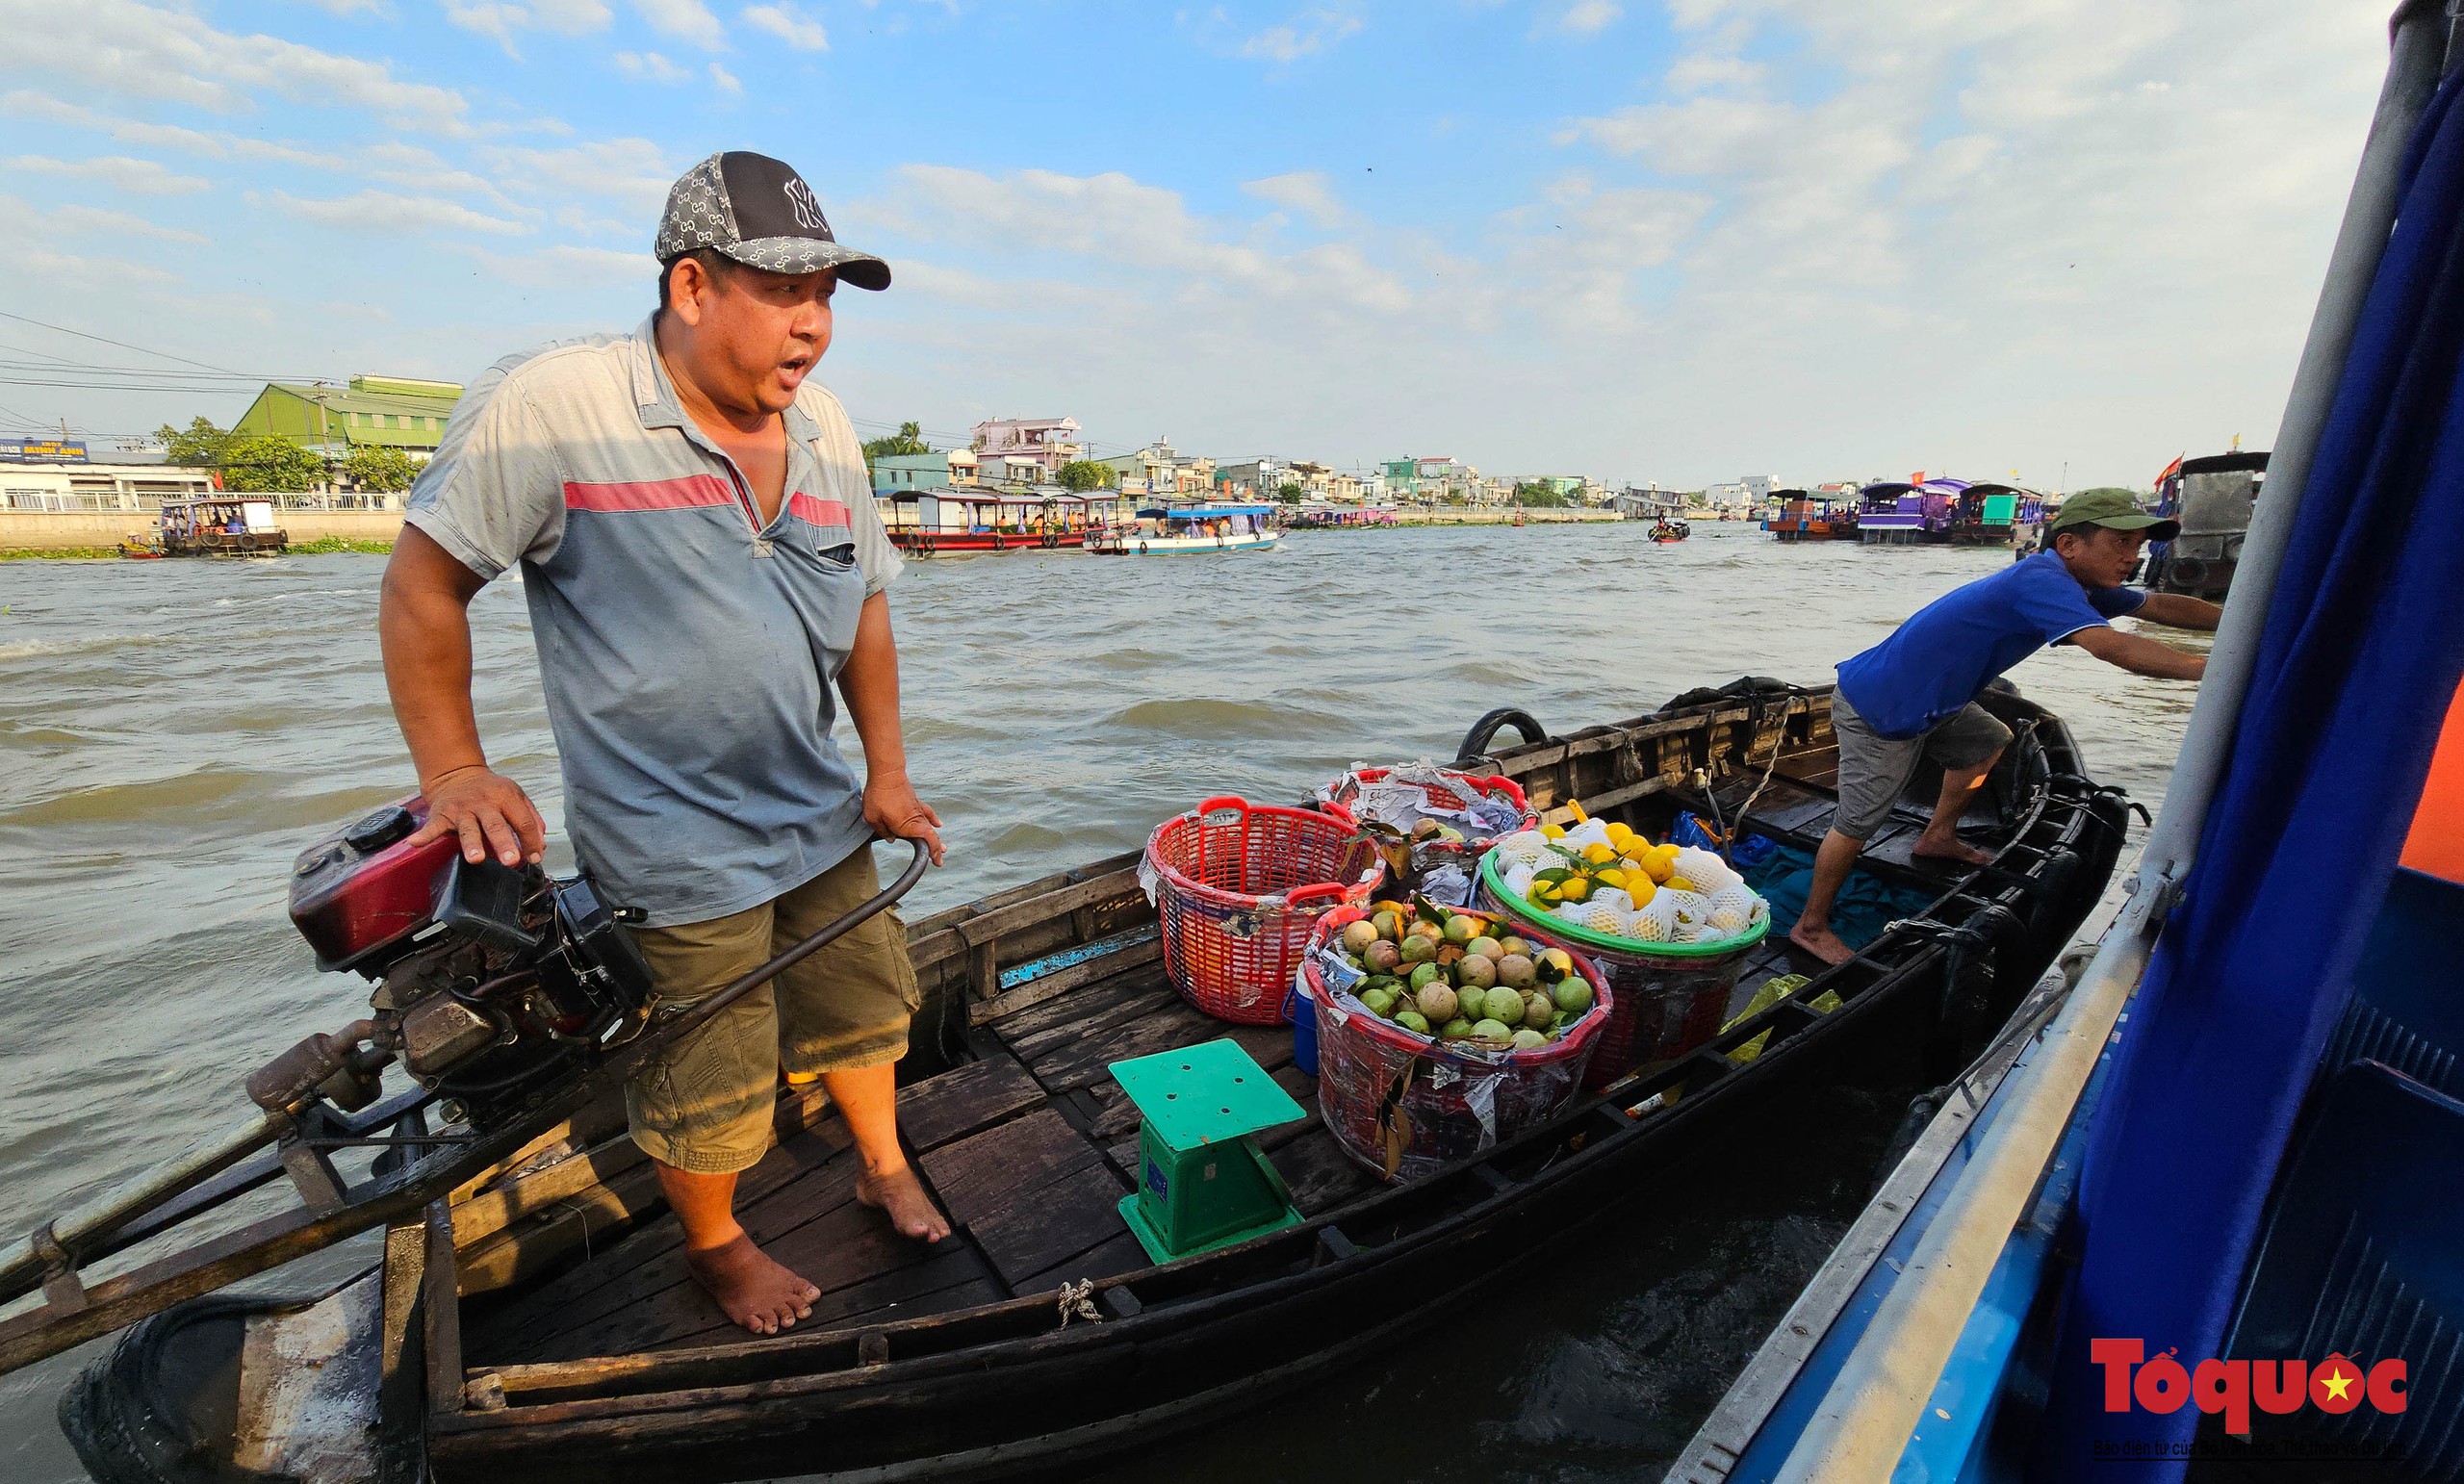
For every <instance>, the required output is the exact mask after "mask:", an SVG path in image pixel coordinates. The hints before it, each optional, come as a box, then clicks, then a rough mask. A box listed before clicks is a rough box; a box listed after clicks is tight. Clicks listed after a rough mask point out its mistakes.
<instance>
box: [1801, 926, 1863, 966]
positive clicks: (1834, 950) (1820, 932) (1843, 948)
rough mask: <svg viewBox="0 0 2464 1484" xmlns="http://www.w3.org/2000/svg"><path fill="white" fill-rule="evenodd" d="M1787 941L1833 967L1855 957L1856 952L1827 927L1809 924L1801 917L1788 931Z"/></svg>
mask: <svg viewBox="0 0 2464 1484" xmlns="http://www.w3.org/2000/svg"><path fill="white" fill-rule="evenodd" d="M1788 941H1789V942H1791V943H1794V944H1796V945H1797V946H1798V947H1799V948H1802V949H1804V950H1805V951H1806V952H1808V953H1809V954H1811V955H1813V956H1814V957H1815V958H1817V959H1821V960H1822V961H1823V962H1825V963H1827V964H1831V965H1833V966H1834V967H1836V966H1837V965H1839V964H1842V963H1845V962H1847V961H1848V960H1849V959H1854V958H1855V957H1857V950H1855V949H1853V948H1851V947H1849V946H1848V945H1847V944H1845V943H1843V942H1841V941H1840V940H1839V934H1836V933H1834V932H1832V931H1831V930H1830V929H1829V928H1827V927H1817V926H1815V925H1813V924H1811V923H1809V922H1807V921H1806V920H1805V919H1804V918H1802V917H1800V918H1798V919H1797V925H1796V926H1795V927H1793V928H1790V929H1789V930H1788Z"/></svg>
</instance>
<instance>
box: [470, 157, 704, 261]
mask: <svg viewBox="0 0 2464 1484" xmlns="http://www.w3.org/2000/svg"><path fill="white" fill-rule="evenodd" d="M473 153H474V156H475V160H476V162H477V164H478V165H479V166H481V167H482V168H484V169H486V170H487V171H489V172H490V174H491V176H492V177H493V178H494V179H495V180H496V181H497V183H498V184H499V185H500V186H501V187H502V188H503V189H504V190H505V191H506V192H508V193H510V194H511V195H513V196H514V197H515V198H516V199H518V200H524V201H532V202H538V201H542V200H547V199H556V200H568V199H573V198H576V197H579V198H583V199H596V200H607V201H613V202H616V203H617V204H618V205H620V206H622V207H624V208H626V209H629V210H630V211H633V212H635V213H637V214H639V215H640V216H641V217H645V218H649V217H655V216H656V214H657V212H658V210H659V208H660V207H661V206H663V205H665V204H666V202H667V191H668V187H670V186H672V185H674V184H675V183H676V177H677V176H678V175H680V174H681V173H683V172H682V171H681V170H680V169H679V168H677V167H675V166H670V165H669V164H668V163H667V161H666V157H665V156H664V155H662V154H661V153H660V151H659V147H658V146H657V145H656V144H654V143H652V142H651V141H648V140H645V139H618V140H599V141H594V142H592V143H588V144H576V145H571V146H568V147H565V148H559V149H538V148H533V147H529V146H526V145H512V144H488V145H482V146H480V147H479V148H478V149H476V150H475V151H474V152H473ZM644 235H645V237H647V235H648V233H647V231H646V232H645V234H644Z"/></svg>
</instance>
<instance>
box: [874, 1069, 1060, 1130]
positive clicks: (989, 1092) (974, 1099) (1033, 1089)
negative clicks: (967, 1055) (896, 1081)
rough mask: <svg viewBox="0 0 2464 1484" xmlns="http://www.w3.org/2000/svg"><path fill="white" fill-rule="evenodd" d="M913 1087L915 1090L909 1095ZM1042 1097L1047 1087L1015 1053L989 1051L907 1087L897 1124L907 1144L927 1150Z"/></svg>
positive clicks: (1020, 1110)
mask: <svg viewBox="0 0 2464 1484" xmlns="http://www.w3.org/2000/svg"><path fill="white" fill-rule="evenodd" d="M927 1089H930V1090H929V1091H928V1090H927ZM908 1093H915V1094H916V1095H915V1096H913V1097H910V1096H908V1095H907V1094H908ZM1042 1101H1043V1088H1042V1087H1040V1086H1038V1085H1037V1083H1036V1080H1035V1079H1034V1078H1033V1077H1030V1076H1028V1075H1027V1069H1026V1067H1025V1066H1023V1065H1021V1064H1020V1063H1019V1062H1018V1061H1017V1060H1016V1059H1015V1058H1014V1057H986V1058H985V1059H984V1060H983V1061H981V1062H966V1063H964V1064H963V1065H960V1066H954V1067H952V1068H950V1069H949V1070H948V1071H946V1072H943V1073H941V1074H940V1075H939V1076H937V1077H928V1078H926V1079H925V1080H924V1081H922V1082H919V1083H917V1084H915V1085H914V1086H913V1087H909V1088H908V1089H906V1091H905V1092H902V1093H901V1094H900V1095H899V1106H898V1128H899V1132H900V1134H902V1135H904V1136H905V1137H906V1139H907V1145H908V1147H909V1148H911V1149H913V1150H915V1151H917V1152H918V1153H922V1152H924V1151H927V1150H932V1149H937V1148H939V1147H941V1146H942V1145H943V1144H947V1143H955V1142H956V1141H958V1140H959V1139H964V1138H966V1137H967V1136H968V1135H970V1134H974V1133H977V1132H979V1131H980V1130H983V1129H988V1128H990V1127H991V1126H992V1125H994V1124H996V1123H998V1122H1000V1121H1001V1120H1002V1119H1004V1118H1007V1117H1009V1116H1010V1115H1011V1114H1013V1113H1024V1112H1025V1111H1027V1110H1028V1109H1031V1108H1034V1107H1036V1106H1037V1105H1039V1104H1040V1103H1041V1102H1042Z"/></svg>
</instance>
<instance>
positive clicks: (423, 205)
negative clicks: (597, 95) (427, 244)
mask: <svg viewBox="0 0 2464 1484" xmlns="http://www.w3.org/2000/svg"><path fill="white" fill-rule="evenodd" d="M250 199H251V200H254V199H257V196H256V193H255V192H250ZM264 199H265V200H267V201H269V202H270V203H271V204H273V205H274V206H277V207H279V208H281V209H282V210H283V211H286V212H288V213H290V214H291V215H292V216H295V217H298V218H299V219H300V220H302V221H313V222H315V223H317V224H318V225H319V226H325V227H333V228H336V229H337V230H340V231H345V232H363V233H367V234H369V235H370V236H375V237H392V236H398V235H401V234H405V233H412V232H484V233H487V234H489V235H490V236H499V237H518V236H520V235H521V234H523V233H525V232H527V231H529V230H530V228H529V227H527V226H526V225H525V224H524V223H522V222H519V221H510V220H507V219H506V218H504V217H491V216H488V215H487V214H485V213H484V212H475V211H473V210H472V209H471V208H469V207H467V206H464V205H462V204H461V203H460V202H458V201H448V200H444V199H441V198H439V197H436V196H415V195H402V194H399V193H398V192H391V191H362V192H358V193H357V194H355V195H347V196H336V197H333V198H331V199H326V200H303V199H301V198H299V197H297V196H295V195H292V194H291V193H290V192H283V191H272V192H266V193H265V196H264Z"/></svg>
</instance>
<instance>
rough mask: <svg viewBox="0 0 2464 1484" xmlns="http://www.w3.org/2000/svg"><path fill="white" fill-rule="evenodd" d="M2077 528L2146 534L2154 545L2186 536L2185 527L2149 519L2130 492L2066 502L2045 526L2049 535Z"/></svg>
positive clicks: (2156, 517)
mask: <svg viewBox="0 0 2464 1484" xmlns="http://www.w3.org/2000/svg"><path fill="white" fill-rule="evenodd" d="M2074 525H2101V526H2103V527H2104V528H2105V529H2107V530H2143V531H2145V532H2146V533H2147V539H2148V540H2150V541H2170V540H2172V539H2173V538H2174V537H2176V536H2178V535H2180V534H2181V533H2182V523H2181V522H2179V521H2169V520H2167V519H2165V518H2164V517H2163V516H2159V515H2149V514H2148V513H2147V512H2146V511H2144V510H2142V509H2140V508H2139V501H2137V500H2135V499H2131V498H2130V492H2129V491H2128V490H2090V491H2088V492H2086V493H2085V494H2080V495H2073V496H2071V497H2070V498H2069V499H2066V500H2064V501H2063V502H2062V509H2061V511H2060V512H2059V513H2058V514H2056V515H2055V516H2054V518H2053V519H2052V520H2050V521H2048V522H2046V523H2045V528H2044V530H2045V535H2046V536H2048V537H2050V536H2052V534H2053V533H2054V532H2056V531H2061V530H2068V529H2070V528H2071V527H2072V526H2074Z"/></svg>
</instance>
